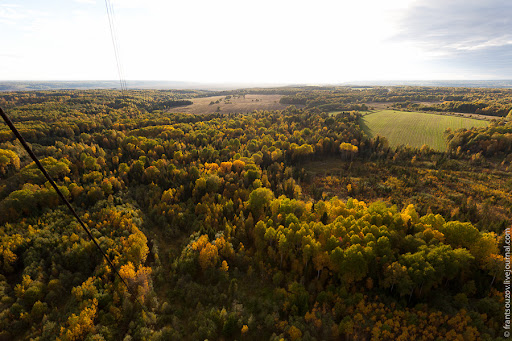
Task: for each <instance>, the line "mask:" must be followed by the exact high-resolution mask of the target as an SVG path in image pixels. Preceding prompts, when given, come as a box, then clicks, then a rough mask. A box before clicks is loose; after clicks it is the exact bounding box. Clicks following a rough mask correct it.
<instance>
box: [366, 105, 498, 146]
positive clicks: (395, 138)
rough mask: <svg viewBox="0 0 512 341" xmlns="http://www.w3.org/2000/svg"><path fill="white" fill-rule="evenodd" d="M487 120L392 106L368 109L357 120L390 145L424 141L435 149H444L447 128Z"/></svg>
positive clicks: (482, 122)
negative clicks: (372, 110)
mask: <svg viewBox="0 0 512 341" xmlns="http://www.w3.org/2000/svg"><path fill="white" fill-rule="evenodd" d="M488 124H489V122H488V121H485V120H477V119H473V118H467V117H459V116H448V115H436V114H426V113H421V112H406V111H395V110H382V111H376V112H371V113H368V114H366V115H365V116H363V118H362V120H361V126H362V128H363V130H364V131H365V132H366V133H367V134H368V135H370V136H372V137H374V136H377V135H380V136H385V137H386V138H387V139H388V141H389V144H390V145H391V146H393V147H395V146H398V145H401V144H403V145H410V146H412V147H421V146H422V145H423V144H427V145H429V146H430V147H431V148H433V149H436V150H439V151H445V150H446V149H447V143H446V138H445V135H444V132H445V130H446V129H447V128H451V129H452V130H455V129H461V128H466V129H468V128H471V127H485V126H487V125H488Z"/></svg>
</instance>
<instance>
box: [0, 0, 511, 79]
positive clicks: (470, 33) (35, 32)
mask: <svg viewBox="0 0 512 341" xmlns="http://www.w3.org/2000/svg"><path fill="white" fill-rule="evenodd" d="M113 5H114V8H115V20H116V32H117V38H118V42H119V48H120V56H121V61H122V65H123V71H124V78H125V79H128V80H130V79H133V80H166V81H187V82H205V83H221V82H227V83H267V84H268V83H280V84H284V83H342V82H348V81H361V80H389V79H392V80H396V79H400V80H418V79H422V80H434V79H435V80H446V79H450V80H452V79H460V80H469V79H471V80H472V79H512V63H511V62H510V61H511V60H512V2H510V1H507V0H488V1H478V0H451V1H444V0H415V1H413V0H390V1H378V0H361V1H323V0H319V1H315V2H313V1H290V0H282V1H269V0H261V1H233V0H225V1H215V2H214V1H203V0H191V1H179V2H174V1H165V0H145V1H141V0H115V1H113ZM0 32H2V34H1V35H0V44H1V46H2V48H1V51H0V80H112V79H117V78H118V74H117V68H116V64H115V58H114V50H113V47H112V41H111V37H110V31H109V25H108V19H107V14H106V10H105V2H104V0H72V1H71V0H49V1H46V2H40V1H36V0H21V1H16V0H0Z"/></svg>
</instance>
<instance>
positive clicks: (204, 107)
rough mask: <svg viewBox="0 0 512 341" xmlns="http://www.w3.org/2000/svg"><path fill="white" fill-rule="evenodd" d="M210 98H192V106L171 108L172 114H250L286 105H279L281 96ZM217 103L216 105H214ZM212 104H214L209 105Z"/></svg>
mask: <svg viewBox="0 0 512 341" xmlns="http://www.w3.org/2000/svg"><path fill="white" fill-rule="evenodd" d="M228 97H229V98H228V99H226V96H212V97H203V98H194V99H192V101H193V102H194V104H191V105H188V106H184V107H176V108H172V112H187V113H193V114H212V113H215V112H219V113H222V114H229V113H232V112H243V113H247V112H251V111H254V110H282V109H284V108H286V107H287V106H288V105H286V104H281V103H279V100H280V99H281V97H282V96H281V95H245V97H235V96H228ZM217 101H219V102H218V103H216V102H217ZM211 102H214V104H210V103H211Z"/></svg>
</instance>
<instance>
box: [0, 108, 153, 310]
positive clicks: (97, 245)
mask: <svg viewBox="0 0 512 341" xmlns="http://www.w3.org/2000/svg"><path fill="white" fill-rule="evenodd" d="M0 116H2V118H3V120H4V121H5V123H6V124H7V126H8V127H9V129H11V131H12V132H13V134H14V136H16V138H17V139H18V140H19V141H20V143H21V145H22V146H23V148H24V149H25V150H26V151H27V153H28V155H30V157H31V158H32V160H34V162H35V163H36V165H37V167H38V168H39V169H40V170H41V172H42V173H43V175H44V176H45V178H46V179H47V180H48V181H49V182H50V184H51V185H52V187H53V189H55V191H56V192H57V194H58V195H59V197H60V199H61V200H62V202H64V204H65V205H66V206H67V208H68V209H69V211H70V212H71V213H72V214H73V216H74V217H75V218H76V220H77V221H78V222H79V223H80V225H81V226H82V228H83V229H84V230H85V232H86V233H87V235H88V236H89V238H90V239H91V240H92V242H93V243H94V245H96V248H97V249H98V250H99V251H100V253H101V254H102V255H103V258H105V260H106V261H107V263H108V265H109V266H110V267H111V268H112V271H114V272H115V273H116V275H117V276H118V277H119V278H120V279H121V281H122V283H123V284H124V285H125V286H126V288H127V289H128V291H129V292H130V294H131V295H132V296H133V297H134V298H135V300H136V301H137V302H138V303H139V304H140V306H141V307H142V309H144V311H146V312H147V310H146V307H144V305H143V304H142V303H141V302H140V301H139V299H138V298H137V295H135V293H134V292H133V291H132V289H130V286H129V285H128V283H126V281H125V280H124V278H123V277H122V276H121V275H120V274H119V272H118V271H117V269H116V267H115V266H114V264H113V263H112V261H111V260H110V258H109V257H108V256H107V254H106V253H105V252H104V251H103V249H102V248H101V246H100V244H99V243H98V241H97V240H96V238H94V236H93V235H92V233H91V231H90V230H89V229H88V228H87V226H86V225H85V224H84V222H83V221H82V219H81V218H80V217H79V216H78V214H77V213H76V211H75V209H74V208H73V206H71V204H70V203H69V201H68V200H67V199H66V197H65V196H64V194H62V192H61V190H60V189H59V187H57V184H56V183H55V181H53V179H52V177H51V176H50V174H48V172H47V171H46V169H45V168H44V167H43V165H42V164H41V162H39V159H38V158H37V156H36V155H35V154H34V152H33V151H32V149H31V148H30V147H29V145H28V144H27V142H26V141H25V139H24V138H23V136H21V134H20V132H19V131H18V129H16V127H15V126H14V124H13V123H12V121H11V119H10V118H9V117H8V116H7V114H6V113H5V112H4V111H3V110H2V108H0Z"/></svg>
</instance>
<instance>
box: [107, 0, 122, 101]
mask: <svg viewBox="0 0 512 341" xmlns="http://www.w3.org/2000/svg"><path fill="white" fill-rule="evenodd" d="M105 7H106V8H107V16H108V24H109V28H110V37H111V39H112V46H113V47H114V56H115V59H116V66H117V73H118V75H119V84H120V85H121V93H122V94H123V95H124V94H125V91H126V90H127V87H126V81H125V79H124V72H123V66H122V64H121V54H120V53H119V43H118V41H117V35H116V27H115V18H114V17H115V14H114V7H113V6H112V3H111V2H110V0H105Z"/></svg>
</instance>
